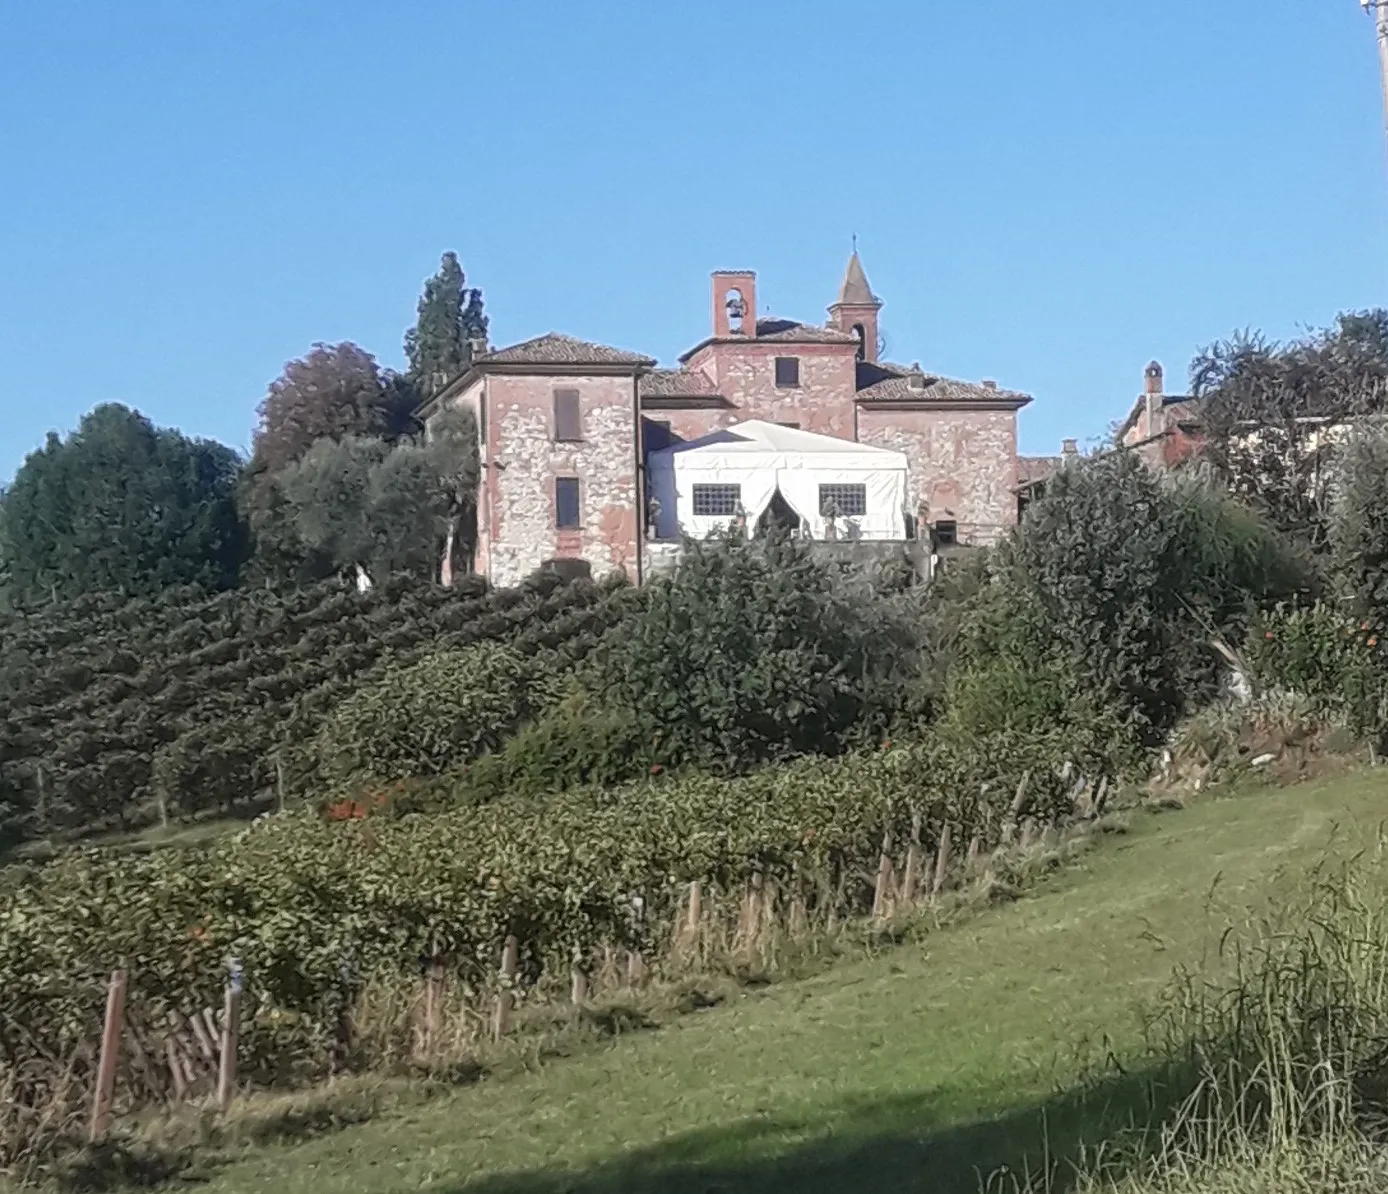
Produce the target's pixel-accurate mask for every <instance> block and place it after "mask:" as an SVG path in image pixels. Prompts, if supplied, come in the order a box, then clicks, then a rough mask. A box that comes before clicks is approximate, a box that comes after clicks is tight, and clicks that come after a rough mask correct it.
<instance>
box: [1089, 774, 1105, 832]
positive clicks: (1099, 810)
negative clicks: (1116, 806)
mask: <svg viewBox="0 0 1388 1194" xmlns="http://www.w3.org/2000/svg"><path fill="white" fill-rule="evenodd" d="M1108 794H1109V782H1108V776H1107V775H1106V776H1104V777H1103V778H1102V779H1101V780H1100V781H1099V790H1098V791H1097V792H1095V793H1094V808H1093V810H1092V811H1093V814H1094V819H1095V820H1096V821H1097V820H1098V819H1099V818H1100V817H1102V816H1103V815H1104V805H1106V804H1107V803H1108Z"/></svg>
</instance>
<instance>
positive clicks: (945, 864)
mask: <svg viewBox="0 0 1388 1194" xmlns="http://www.w3.org/2000/svg"><path fill="white" fill-rule="evenodd" d="M950 834H951V827H950V823H949V822H948V821H946V822H945V823H944V825H943V826H942V827H941V829H940V849H939V852H938V853H937V854H936V855H935V880H934V882H933V883H931V885H930V895H931V898H932V899H934V898H936V897H938V896H939V894H940V892H942V891H944V889H945V880H946V879H948V878H949V849H950Z"/></svg>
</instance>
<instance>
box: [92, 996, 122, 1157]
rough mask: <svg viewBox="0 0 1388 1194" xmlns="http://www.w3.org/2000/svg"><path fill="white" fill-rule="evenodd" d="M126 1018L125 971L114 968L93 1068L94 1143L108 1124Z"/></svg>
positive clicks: (104, 1131) (109, 1122)
mask: <svg viewBox="0 0 1388 1194" xmlns="http://www.w3.org/2000/svg"><path fill="white" fill-rule="evenodd" d="M124 1019H125V971H124V970H113V971H112V972H111V981H110V985H109V986H108V987H107V988H106V1021H105V1023H104V1024H103V1025H102V1027H101V1060H100V1061H99V1062H98V1064H97V1069H96V1093H95V1094H94V1095H93V1096H92V1124H91V1132H90V1135H89V1137H88V1138H89V1139H90V1140H91V1141H92V1142H93V1143H95V1142H96V1141H98V1140H100V1139H101V1138H102V1137H103V1136H104V1135H106V1129H107V1128H108V1127H110V1125H111V1097H112V1095H114V1094H115V1090H116V1066H117V1065H118V1064H119V1062H120V1037H121V1025H122V1023H123V1022H124Z"/></svg>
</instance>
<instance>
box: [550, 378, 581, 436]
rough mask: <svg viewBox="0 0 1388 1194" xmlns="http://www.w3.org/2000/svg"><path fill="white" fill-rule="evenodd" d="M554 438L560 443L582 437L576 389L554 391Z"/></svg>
mask: <svg viewBox="0 0 1388 1194" xmlns="http://www.w3.org/2000/svg"><path fill="white" fill-rule="evenodd" d="M554 438H555V439H556V440H557V441H559V442H561V443H565V442H568V443H573V442H575V441H577V440H581V439H582V438H583V420H582V417H581V415H580V413H579V409H578V391H577V390H555V391H554Z"/></svg>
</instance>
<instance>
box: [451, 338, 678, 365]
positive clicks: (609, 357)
mask: <svg viewBox="0 0 1388 1194" xmlns="http://www.w3.org/2000/svg"><path fill="white" fill-rule="evenodd" d="M475 363H476V364H477V365H479V366H481V367H483V368H485V367H486V366H487V365H632V366H644V367H646V368H649V367H651V366H653V365H654V364H655V358H654V357H647V356H642V355H641V354H640V353H637V352H627V351H626V349H624V348H613V347H611V346H610V345H607V344H597V343H594V342H593V341H592V340H579V339H577V338H576V337H574V336H565V335H563V334H562V333H560V332H546V333H545V334H544V335H543V336H535V337H533V338H532V339H530V340H522V341H521V342H520V343H519V344H511V345H508V346H507V347H506V348H499V349H497V350H496V351H495V352H489V353H487V354H486V355H485V356H482V357H479V358H478V359H477V361H476V362H475Z"/></svg>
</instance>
